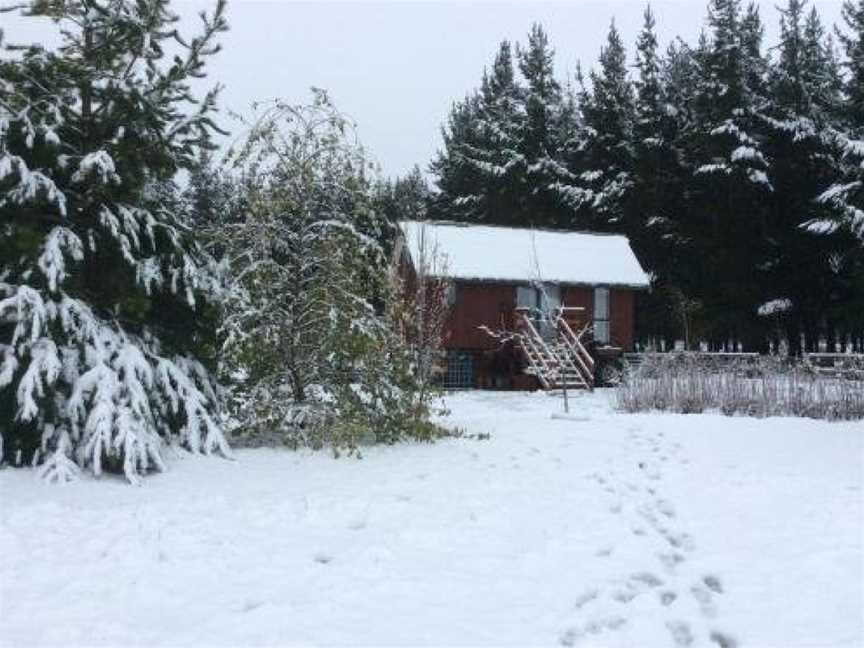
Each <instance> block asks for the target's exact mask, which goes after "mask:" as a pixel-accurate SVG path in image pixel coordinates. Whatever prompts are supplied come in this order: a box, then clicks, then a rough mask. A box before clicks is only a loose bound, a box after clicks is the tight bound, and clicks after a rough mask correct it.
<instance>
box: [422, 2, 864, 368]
mask: <svg viewBox="0 0 864 648" xmlns="http://www.w3.org/2000/svg"><path fill="white" fill-rule="evenodd" d="M779 12H780V14H779V20H780V40H779V43H777V44H776V46H774V47H771V48H770V49H768V48H766V44H765V43H764V38H763V34H764V28H763V23H762V18H761V17H760V14H759V11H758V8H757V6H756V5H755V4H750V5H748V6H744V5H743V4H742V2H741V0H710V2H709V4H708V8H707V22H706V25H705V29H704V30H703V32H702V34H701V36H700V38H699V40H698V42H697V43H695V44H691V43H687V42H685V41H683V40H681V39H676V40H675V41H674V42H672V43H671V44H669V45H668V47H666V48H665V49H663V50H661V47H660V43H659V42H658V38H657V34H656V21H655V17H654V14H653V13H652V11H651V9H650V7H649V8H647V9H646V10H645V14H644V25H643V27H642V29H641V31H640V33H639V35H638V38H637V40H636V43H635V52H634V54H633V56H632V59H631V57H630V56H629V55H628V52H627V50H626V48H625V45H624V43H623V41H622V39H621V36H620V34H619V32H618V30H617V29H616V27H615V24H614V22H613V23H612V25H611V27H610V29H609V33H608V37H607V39H606V43H605V45H604V47H603V48H602V50H601V52H600V57H599V61H598V64H597V66H596V67H595V68H594V69H592V70H591V71H590V72H589V74H588V75H587V79H586V78H584V76H583V74H582V72H581V70H580V71H578V72H577V74H576V75H575V78H574V79H566V80H564V81H563V82H562V81H561V80H560V79H559V77H558V76H556V74H555V70H554V66H553V58H554V56H553V55H554V51H553V49H552V46H551V44H550V43H549V39H548V37H547V35H546V33H545V32H544V30H543V29H542V27H540V26H539V25H535V26H533V27H532V28H531V30H530V32H529V34H528V38H527V42H526V43H525V44H524V45H522V44H520V45H517V46H516V47H515V48H514V47H513V46H512V45H511V43H509V42H507V41H504V42H502V43H501V45H500V47H499V49H498V52H497V54H496V56H495V58H494V61H493V62H492V65H491V67H490V68H488V69H486V70H484V72H483V76H482V79H481V83H480V87H479V88H478V89H476V90H475V91H473V92H471V93H470V94H469V95H468V96H466V97H465V98H464V99H462V100H460V101H457V102H455V103H454V105H453V107H452V110H451V113H450V116H449V119H448V121H447V123H446V124H445V125H444V127H443V129H442V132H443V147H442V149H441V150H440V151H439V153H438V154H437V156H436V157H435V159H434V160H433V161H432V163H431V165H430V171H431V173H432V175H433V177H434V181H435V184H436V186H437V191H436V192H434V193H430V194H429V195H428V196H427V206H428V215H429V217H430V218H435V219H446V220H454V221H462V222H470V223H488V224H497V225H506V226H521V227H540V228H561V229H570V230H590V231H598V232H610V233H624V234H626V235H627V236H628V237H629V238H630V241H631V244H632V246H633V248H634V251H635V252H636V254H637V256H638V258H639V259H640V261H641V262H642V264H643V266H644V267H645V268H646V269H647V270H648V271H649V272H650V273H651V275H652V278H653V289H652V292H651V294H650V295H647V296H645V297H644V298H643V299H642V300H641V301H642V303H641V304H640V308H639V310H638V318H639V321H638V329H639V333H640V335H641V336H642V337H643V338H652V337H653V338H663V339H667V340H674V339H680V338H682V337H684V336H685V332H686V337H687V338H688V342H689V343H690V344H691V346H692V345H695V344H696V343H697V341H702V342H707V343H709V344H710V346H711V348H714V349H718V348H722V347H723V346H726V345H727V344H728V343H729V342H730V341H732V342H733V344H734V346H735V347H736V348H738V346H739V345H740V346H743V348H746V349H748V350H758V351H766V350H768V348H769V345H770V344H771V342H772V341H773V342H774V343H777V342H778V341H779V340H781V339H783V340H785V342H786V343H787V344H788V345H789V347H790V350H791V351H792V352H793V353H797V352H800V351H801V350H802V349H816V348H817V345H818V343H819V340H820V339H823V340H827V341H828V342H829V345H831V346H832V347H833V343H835V342H842V343H846V342H848V341H850V340H851V341H852V342H853V344H857V345H858V348H859V349H860V348H864V347H862V345H864V339H862V338H864V0H846V2H845V4H844V5H843V11H842V16H843V24H842V25H840V26H837V27H836V28H834V29H832V28H830V27H828V26H826V25H824V24H823V22H822V20H821V19H820V15H819V13H818V11H817V10H816V8H815V7H808V4H807V1H806V0H787V2H786V4H785V6H783V7H782V8H780V9H779ZM835 35H836V39H835ZM631 62H632V65H631ZM802 344H803V346H802Z"/></svg>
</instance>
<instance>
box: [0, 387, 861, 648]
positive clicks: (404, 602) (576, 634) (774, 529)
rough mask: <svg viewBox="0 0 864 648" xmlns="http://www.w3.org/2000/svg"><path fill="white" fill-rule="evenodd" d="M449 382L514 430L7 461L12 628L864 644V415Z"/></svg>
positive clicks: (267, 638) (0, 568) (1, 528)
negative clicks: (88, 468) (292, 447)
mask: <svg viewBox="0 0 864 648" xmlns="http://www.w3.org/2000/svg"><path fill="white" fill-rule="evenodd" d="M448 404H449V406H450V407H451V409H452V416H451V417H450V421H451V423H452V424H455V425H459V426H461V427H462V428H464V429H465V430H466V431H467V432H469V433H472V434H476V433H486V432H488V433H490V434H491V439H489V440H477V439H469V438H465V439H460V440H450V441H445V442H441V443H437V444H435V445H402V446H397V447H390V448H373V449H369V450H367V451H366V452H365V453H364V454H365V456H364V458H363V459H362V460H353V459H344V458H343V459H339V460H335V459H333V458H332V457H331V456H329V455H328V454H326V453H311V452H300V453H293V452H289V451H281V450H249V451H240V452H238V453H237V460H236V461H233V462H231V461H224V460H220V459H215V458H214V459H203V458H188V457H185V458H179V457H178V458H177V459H175V460H173V461H172V462H171V464H170V470H169V471H168V472H167V473H165V474H161V475H156V476H153V477H151V478H148V479H147V480H145V483H144V485H143V486H141V487H137V488H136V487H131V486H128V485H126V484H125V483H124V482H123V481H121V480H119V479H116V480H115V479H104V478H103V480H102V482H101V483H96V482H95V481H94V480H92V479H83V480H82V481H79V482H77V483H73V484H71V485H68V486H65V487H57V486H51V485H46V484H42V483H40V482H38V481H36V478H35V476H34V475H33V474H32V473H30V472H27V471H19V470H11V469H9V470H3V471H0V497H2V500H0V644H2V645H11V646H25V645H26V646H33V645H46V644H54V645H63V646H74V645H88V646H92V645H116V646H119V645H123V646H133V645H134V646H142V645H147V646H150V645H157V644H162V645H172V646H182V645H201V646H203V645H206V646H215V645H219V646H229V645H230V646H245V645H265V644H266V645H289V644H306V645H310V644H311V645H322V644H323V645H329V644H342V645H346V644H351V645H367V646H368V645H389V646H393V645H405V646H408V645H426V646H430V645H461V646H466V645H471V646H476V645H484V646H502V645H532V646H534V645H539V646H542V645H553V646H554V645H560V644H564V645H574V646H632V647H637V648H650V647H653V646H664V647H665V646H672V647H675V646H687V645H692V646H711V647H712V648H713V647H716V646H733V645H737V646H742V647H744V646H755V647H769V646H770V647H772V648H794V647H802V648H803V647H804V646H807V647H815V646H819V647H826V648H827V647H832V648H833V647H842V646H848V647H853V646H854V647H859V646H862V645H864V594H862V588H864V562H862V561H864V553H862V552H864V546H862V545H864V539H862V535H864V510H862V493H864V490H862V488H864V484H862V482H864V425H861V424H860V423H859V424H829V423H824V422H817V421H809V420H798V419H768V420H753V419H746V418H725V417H721V416H714V415H699V416H678V415H657V414H655V415H625V414H618V413H614V412H613V411H612V410H611V407H610V405H609V394H608V393H597V394H594V395H583V396H580V397H578V398H577V399H576V402H575V403H574V408H575V409H576V410H578V412H579V414H580V416H581V417H582V418H583V419H584V420H572V419H567V420H565V419H559V418H552V417H551V414H552V413H553V412H555V411H557V410H558V408H559V407H560V402H559V401H557V400H556V399H554V398H552V397H549V396H546V395H543V394H535V395H526V394H512V393H509V394H502V393H470V394H459V395H454V396H452V397H450V398H449V399H448ZM711 637H713V639H711Z"/></svg>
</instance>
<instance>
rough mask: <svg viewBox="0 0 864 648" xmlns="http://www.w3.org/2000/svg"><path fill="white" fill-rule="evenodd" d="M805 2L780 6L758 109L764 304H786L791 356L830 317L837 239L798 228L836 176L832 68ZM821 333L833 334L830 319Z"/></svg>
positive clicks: (820, 31)
mask: <svg viewBox="0 0 864 648" xmlns="http://www.w3.org/2000/svg"><path fill="white" fill-rule="evenodd" d="M806 5H807V3H806V1H805V0H788V2H787V4H786V6H785V7H783V8H781V9H780V13H781V18H780V43H779V47H778V56H777V59H776V61H774V62H773V64H772V65H771V67H770V73H769V75H768V77H767V78H768V89H769V90H770V92H769V94H768V96H769V97H770V100H769V101H768V103H767V107H766V108H765V110H764V111H763V121H764V130H765V136H764V142H765V144H764V147H765V148H764V150H765V151H766V153H767V154H768V156H769V157H770V159H771V160H773V162H772V165H771V169H770V172H769V177H770V181H771V184H772V186H773V187H774V188H775V189H776V190H775V191H774V192H772V193H771V195H770V196H769V197H768V199H767V205H768V209H769V211H768V218H767V223H766V232H765V240H766V249H765V254H766V256H765V258H764V259H763V260H762V267H763V269H764V273H765V285H764V288H763V290H764V291H765V292H764V293H763V295H762V297H763V301H764V302H770V301H772V300H777V299H782V300H784V301H785V303H788V304H790V308H789V309H787V311H786V312H785V313H784V315H783V320H784V322H785V324H786V327H787V330H786V332H785V333H786V338H787V340H788V341H789V344H790V350H791V351H792V353H798V352H799V351H800V349H799V340H800V335H801V334H802V333H805V334H806V338H807V339H808V341H809V343H810V344H816V339H815V338H816V337H817V336H816V329H817V327H818V326H819V323H820V322H821V321H823V320H830V318H831V312H832V310H833V302H834V301H835V300H836V299H837V298H838V297H839V296H840V295H839V294H837V291H836V290H835V289H834V288H835V287H836V284H837V273H836V271H837V270H838V269H839V268H838V266H836V264H835V265H832V264H831V263H829V259H830V258H831V256H832V252H833V251H834V248H835V247H837V246H838V245H842V244H843V243H842V238H843V237H838V236H824V237H819V236H816V235H814V234H813V233H812V232H810V231H808V230H807V229H805V228H804V227H802V226H803V225H804V224H805V223H808V222H810V221H812V220H813V219H814V218H816V217H817V215H818V214H819V213H820V212H822V213H823V214H824V216H825V217H829V218H830V216H831V212H832V211H833V210H832V209H831V207H830V206H829V205H822V206H820V204H819V203H818V201H817V197H818V196H819V195H821V194H822V193H823V192H824V191H825V190H826V189H827V188H828V187H829V186H831V184H832V183H833V182H834V180H835V179H836V177H837V174H838V172H839V169H838V163H839V157H838V155H837V150H836V146H835V143H834V136H833V130H834V122H833V119H834V116H836V114H837V110H838V107H839V104H840V94H839V87H838V85H837V78H838V77H837V71H836V70H837V63H836V61H835V60H834V57H833V53H832V51H831V50H830V46H829V44H828V43H827V42H826V39H825V33H824V29H823V28H822V26H821V23H820V21H819V17H818V14H816V13H815V12H811V13H810V15H809V16H808V15H807V13H806ZM825 328H827V329H828V330H829V331H833V330H835V328H836V326H835V324H834V323H832V322H830V321H826V322H825Z"/></svg>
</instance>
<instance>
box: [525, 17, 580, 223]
mask: <svg viewBox="0 0 864 648" xmlns="http://www.w3.org/2000/svg"><path fill="white" fill-rule="evenodd" d="M516 57H517V61H518V65H519V71H520V72H521V73H522V77H523V78H524V80H525V85H524V88H523V90H522V101H523V105H524V107H523V111H524V114H525V124H524V129H523V132H522V142H521V145H520V151H521V153H522V157H523V158H524V164H525V168H526V176H525V189H524V195H525V199H526V204H525V215H526V216H525V219H526V220H525V221H523V223H521V225H522V226H532V225H533V226H541V227H543V226H547V227H548V226H555V225H562V224H566V222H567V219H566V218H565V215H566V214H567V213H569V212H571V211H572V210H571V209H570V208H569V207H568V206H567V205H566V203H564V202H563V201H562V199H561V190H560V187H561V186H562V184H565V185H566V184H572V180H573V178H572V175H571V173H570V172H569V171H568V169H567V168H566V166H565V164H564V163H563V152H562V149H563V146H564V144H565V142H566V141H567V139H568V130H569V129H571V128H573V127H575V122H574V121H573V111H572V109H570V110H568V106H567V104H566V103H565V96H564V92H563V91H562V88H561V84H560V83H559V82H558V81H557V79H556V78H555V67H554V58H555V50H554V49H553V48H552V46H551V45H550V43H549V37H548V35H547V34H546V32H545V31H544V30H543V27H542V26H541V25H540V24H539V23H535V24H534V25H532V26H531V30H530V31H529V32H528V42H527V44H526V45H525V46H524V47H521V46H520V47H518V48H517V52H516Z"/></svg>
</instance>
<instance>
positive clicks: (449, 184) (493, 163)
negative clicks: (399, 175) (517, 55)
mask: <svg viewBox="0 0 864 648" xmlns="http://www.w3.org/2000/svg"><path fill="white" fill-rule="evenodd" d="M521 98H522V88H521V87H520V86H519V85H518V83H517V81H516V77H515V73H514V69H513V55H512V51H511V47H510V43H509V42H508V41H503V42H502V43H501V44H500V46H499V48H498V52H497V53H496V55H495V60H494V61H493V64H492V69H491V71H484V73H483V79H482V82H481V85H480V88H479V90H477V91H476V92H475V93H474V94H472V95H471V96H470V97H469V98H467V99H466V100H465V101H463V102H460V103H458V104H456V105H455V106H454V108H453V111H452V113H451V116H450V120H449V123H448V127H447V128H446V129H445V130H444V133H443V135H444V137H443V139H444V150H443V151H441V152H439V154H438V157H437V159H436V161H435V162H433V164H432V172H433V173H434V174H435V175H436V176H437V182H436V183H437V185H438V187H439V189H440V192H441V193H440V195H439V196H438V197H437V200H436V203H435V208H434V209H433V212H434V213H435V215H436V216H438V217H441V216H443V217H447V218H453V219H454V220H466V221H470V222H485V223H495V224H507V225H510V224H517V223H519V222H521V221H522V220H523V219H524V216H525V215H524V204H525V198H524V193H525V192H524V186H523V185H524V181H525V180H524V177H525V170H526V169H525V168H526V164H525V158H524V155H523V154H522V152H521V150H520V146H521V143H522V133H523V131H524V121H525V119H524V109H523V106H522V103H521Z"/></svg>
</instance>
